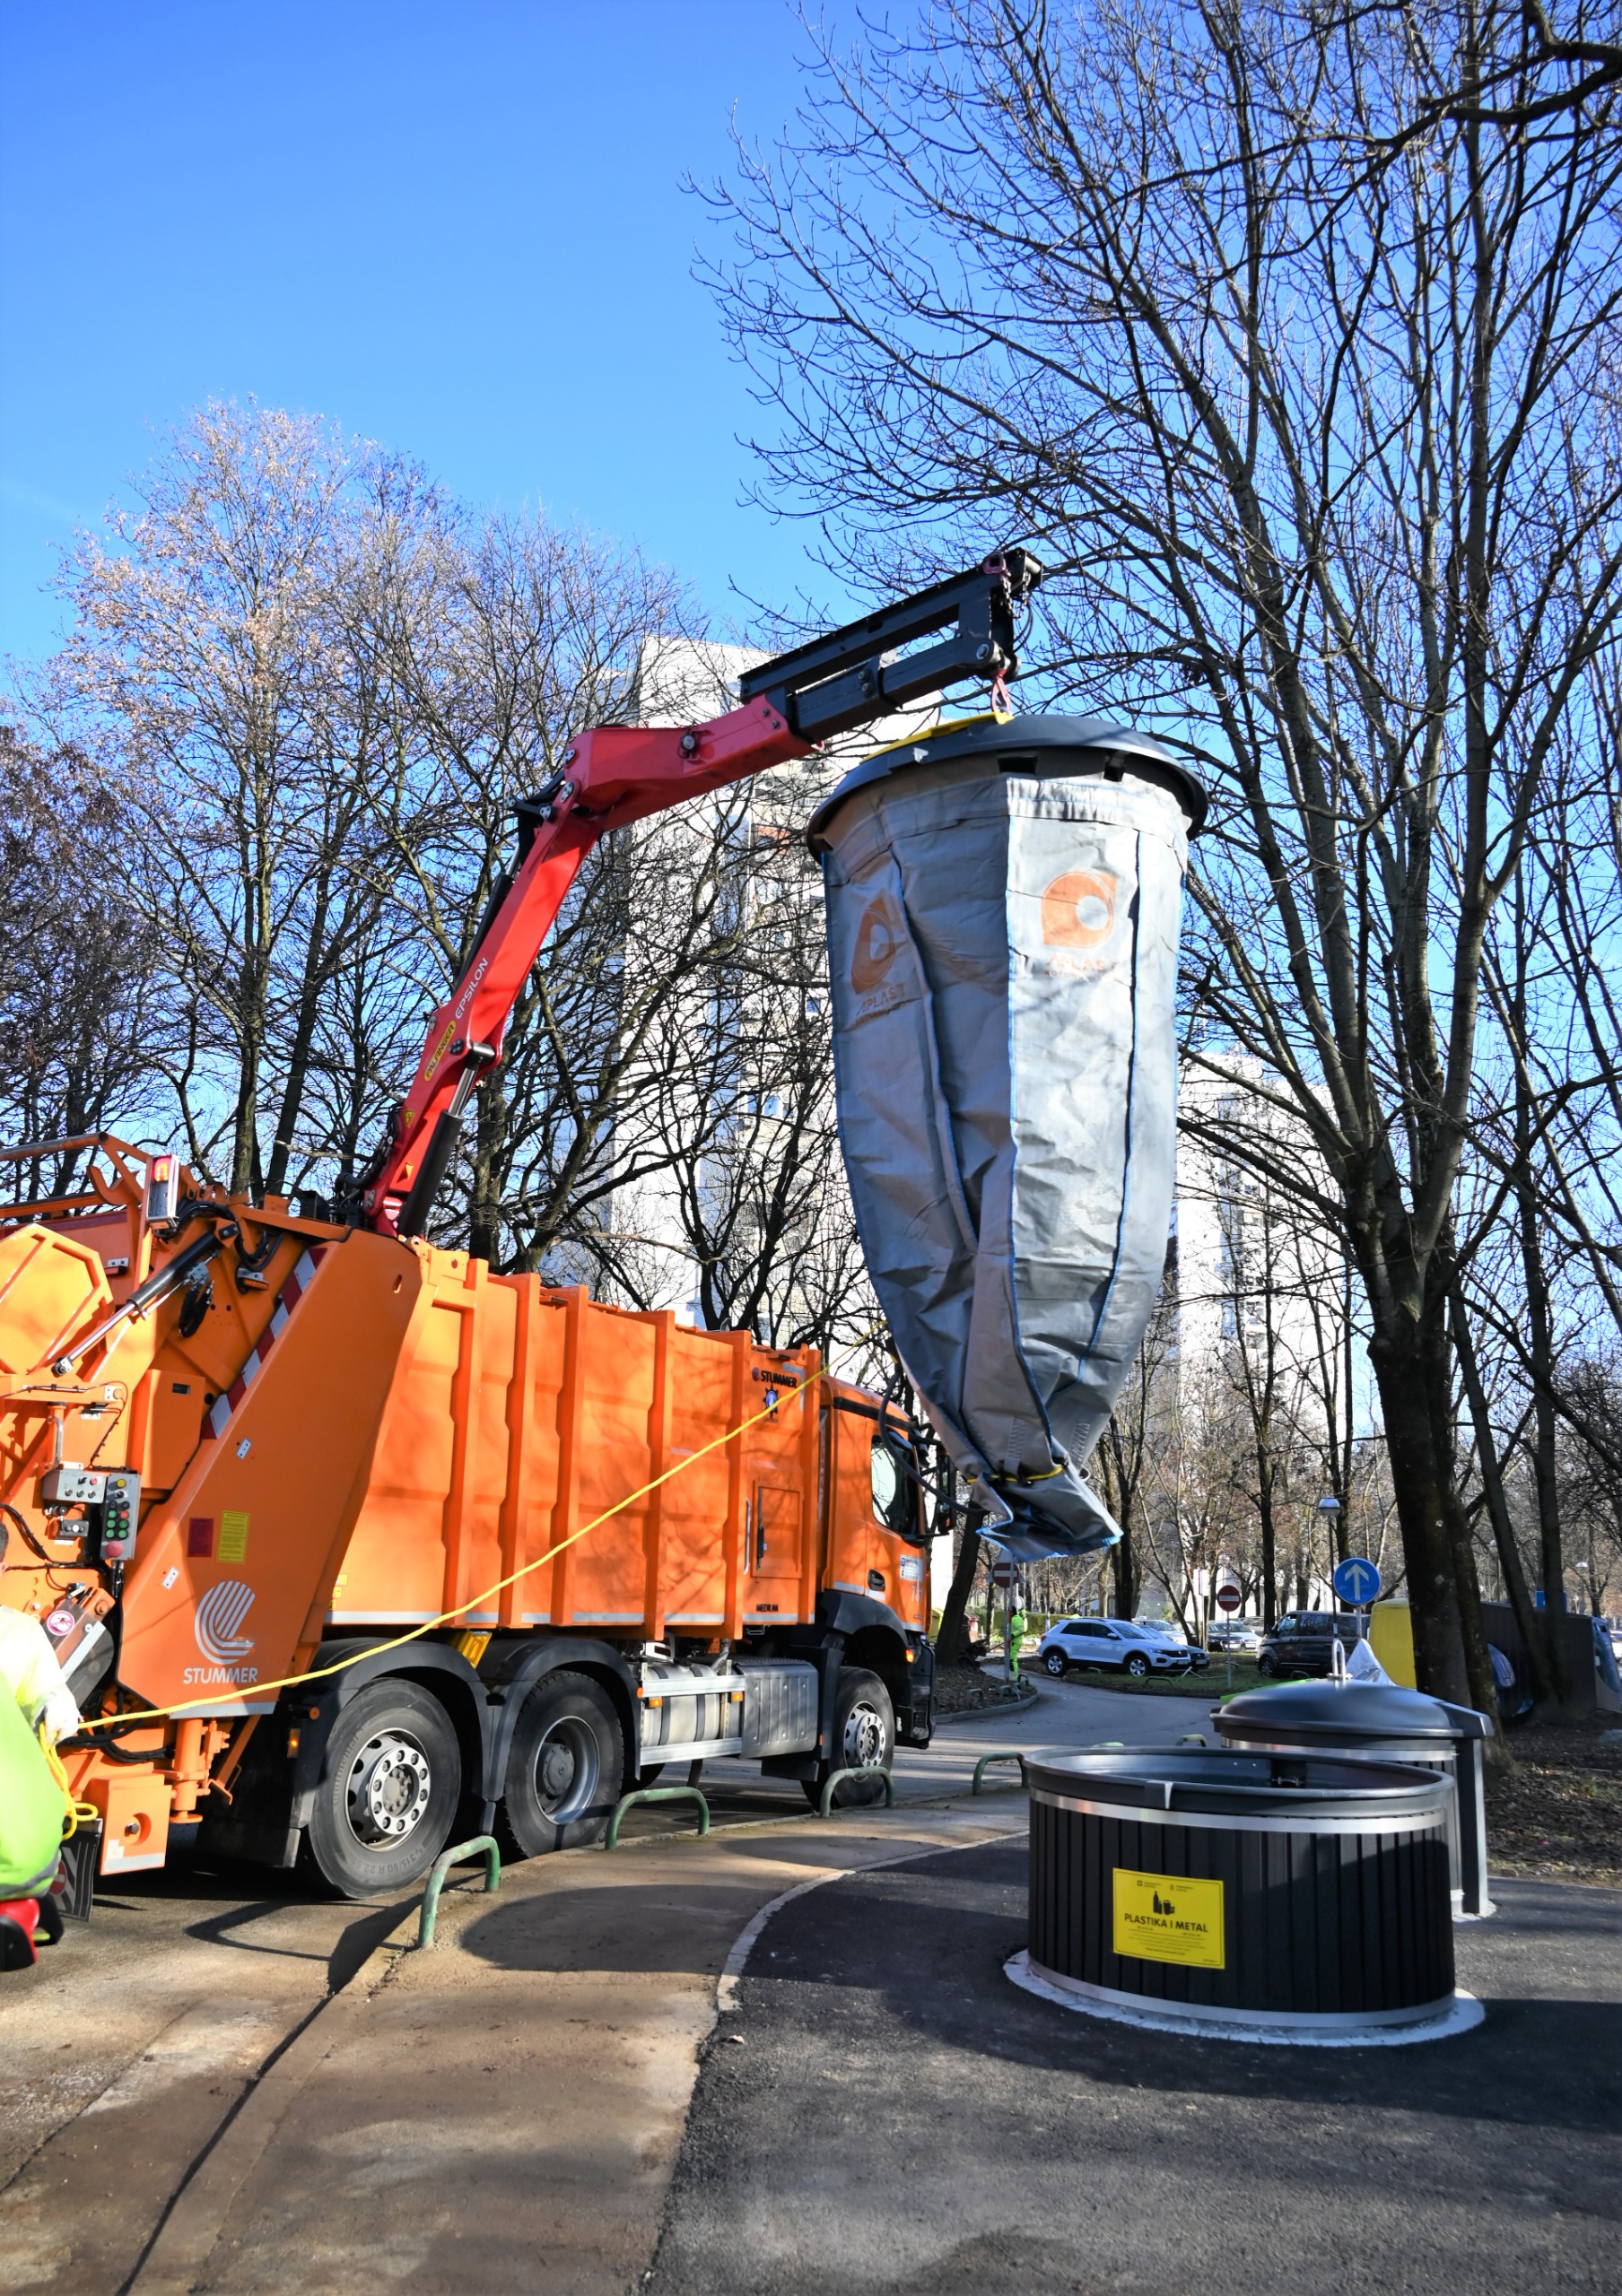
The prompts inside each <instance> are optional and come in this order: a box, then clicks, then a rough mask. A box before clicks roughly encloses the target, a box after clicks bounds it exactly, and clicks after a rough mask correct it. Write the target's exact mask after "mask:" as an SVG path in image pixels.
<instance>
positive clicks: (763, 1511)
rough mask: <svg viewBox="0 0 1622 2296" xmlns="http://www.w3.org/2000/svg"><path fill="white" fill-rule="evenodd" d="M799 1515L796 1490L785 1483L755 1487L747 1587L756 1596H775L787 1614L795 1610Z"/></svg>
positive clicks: (797, 1594)
mask: <svg viewBox="0 0 1622 2296" xmlns="http://www.w3.org/2000/svg"><path fill="white" fill-rule="evenodd" d="M803 1515H804V1507H803V1503H802V1501H801V1498H800V1494H799V1492H798V1490H795V1489H792V1488H790V1487H789V1485H788V1484H786V1483H756V1484H755V1486H754V1499H753V1500H752V1503H751V1505H750V1509H749V1552H748V1570H749V1579H750V1584H751V1587H752V1588H753V1590H754V1594H755V1595H756V1596H761V1595H764V1596H766V1597H767V1598H768V1600H770V1599H771V1598H772V1597H773V1596H777V1597H779V1598H780V1600H781V1602H782V1604H783V1606H784V1608H785V1609H787V1610H789V1611H794V1610H797V1609H798V1596H799V1577H800V1563H801V1549H800V1542H801V1537H802V1530H803V1520H802V1518H803ZM749 1607H750V1608H756V1607H758V1605H757V1604H751V1605H749Z"/></svg>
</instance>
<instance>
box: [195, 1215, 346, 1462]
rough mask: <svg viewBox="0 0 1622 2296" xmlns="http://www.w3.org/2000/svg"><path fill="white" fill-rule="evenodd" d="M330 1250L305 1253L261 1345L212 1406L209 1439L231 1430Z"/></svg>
mask: <svg viewBox="0 0 1622 2296" xmlns="http://www.w3.org/2000/svg"><path fill="white" fill-rule="evenodd" d="M326 1257H327V1246H326V1245H325V1244H312V1245H311V1246H310V1249H309V1250H308V1251H307V1252H303V1253H301V1255H300V1257H299V1262H298V1265H297V1266H296V1267H295V1268H294V1269H293V1272H292V1274H291V1275H290V1276H289V1277H288V1279H287V1281H286V1283H284V1284H283V1287H282V1290H281V1291H280V1292H279V1293H278V1294H277V1297H276V1304H275V1307H274V1308H273V1309H271V1311H270V1321H269V1322H268V1323H267V1324H266V1326H265V1329H264V1331H263V1333H262V1334H261V1335H260V1338H259V1344H258V1345H257V1347H256V1348H255V1349H254V1351H253V1352H252V1354H251V1355H250V1356H249V1359H248V1361H247V1362H246V1363H244V1364H243V1366H242V1369H241V1370H240V1371H239V1372H238V1374H237V1376H236V1378H234V1379H233V1380H232V1381H231V1385H230V1387H227V1388H226V1390H225V1392H224V1394H223V1395H222V1396H215V1397H214V1402H213V1403H212V1404H211V1405H210V1406H209V1412H208V1416H207V1418H206V1419H205V1421H204V1422H203V1432H204V1434H205V1436H212V1437H214V1438H215V1439H218V1438H219V1437H220V1436H222V1435H223V1434H224V1432H225V1431H226V1429H227V1428H228V1427H229V1426H230V1424H231V1413H233V1412H234V1411H235V1410H236V1408H237V1405H239V1404H240V1402H241V1400H242V1398H243V1396H245V1395H246V1394H247V1393H248V1390H249V1387H252V1385H253V1383H254V1381H255V1380H256V1379H257V1378H258V1376H259V1373H260V1372H261V1371H262V1370H264V1368H265V1358H266V1356H267V1355H268V1354H269V1353H270V1351H271V1349H272V1348H273V1347H274V1346H275V1344H276V1341H277V1339H278V1338H279V1336H280V1335H281V1333H282V1332H283V1329H284V1328H285V1326H286V1323H287V1318H288V1317H289V1316H290V1315H292V1311H293V1309H295V1308H296V1307H297V1306H298V1304H299V1301H300V1300H301V1299H302V1298H303V1296H304V1292H305V1290H306V1288H307V1286H308V1285H309V1283H310V1277H311V1276H312V1275H313V1274H315V1272H316V1270H317V1268H318V1267H319V1266H320V1265H321V1262H322V1261H323V1260H324V1259H325V1258H326Z"/></svg>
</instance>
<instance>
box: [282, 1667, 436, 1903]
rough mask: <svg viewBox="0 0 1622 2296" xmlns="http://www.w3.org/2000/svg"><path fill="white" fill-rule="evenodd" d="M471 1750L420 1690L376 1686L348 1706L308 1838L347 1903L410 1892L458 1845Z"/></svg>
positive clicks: (390, 1683) (330, 1750)
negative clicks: (454, 1833)
mask: <svg viewBox="0 0 1622 2296" xmlns="http://www.w3.org/2000/svg"><path fill="white" fill-rule="evenodd" d="M461 1792H462V1752H461V1748H460V1747H459V1746H458V1744H457V1735H456V1731H455V1730H454V1728H453V1727H452V1726H451V1721H450V1717H449V1715H448V1714H447V1713H446V1711H445V1709H444V1708H443V1707H442V1706H441V1705H440V1702H439V1700H438V1699H437V1698H434V1697H432V1696H431V1695H430V1693H429V1692H427V1691H425V1690H423V1688H422V1687H421V1686H420V1685H419V1684H418V1683H410V1682H405V1681H402V1680H399V1679H387V1678H386V1679H385V1680H384V1681H382V1682H379V1683H369V1684H368V1685H367V1687H366V1689H364V1690H363V1691H362V1692H359V1693H358V1695H357V1696H356V1697H354V1698H353V1699H352V1700H350V1702H349V1704H348V1705H347V1706H346V1707H344V1709H343V1710H342V1712H341V1713H340V1714H339V1716H338V1719H337V1722H336V1725H335V1726H334V1728H333V1733H332V1736H331V1738H330V1739H329V1741H328V1742H327V1761H326V1766H325V1768H324V1770H323V1771H322V1774H321V1782H320V1784H319V1786H318V1787H317V1788H316V1806H315V1813H314V1814H313V1816H312V1817H311V1819H310V1829H309V1833H308V1836H307V1839H308V1841H309V1844H310V1855H311V1857H313V1858H314V1860H315V1863H316V1865H317V1868H318V1871H319V1872H320V1874H321V1875H322V1878H323V1879H324V1880H325V1881H327V1883H329V1884H330V1885H331V1887H332V1888H333V1889H335V1890H336V1891H337V1892H338V1893H339V1895H340V1896H342V1897H346V1898H370V1897H379V1896H382V1895H385V1894H386V1893H387V1892H389V1891H391V1890H404V1889H409V1888H410V1886H411V1884H412V1883H414V1882H418V1881H421V1879H422V1877H423V1874H425V1873H426V1872H427V1871H428V1868H429V1867H430V1866H431V1865H432V1864H433V1861H434V1859H435V1858H436V1857H438V1856H439V1854H440V1850H441V1849H443V1848H444V1847H445V1844H446V1843H447V1842H448V1841H449V1839H450V1829H451V1826H452V1825H453V1824H454V1822H455V1821H456V1813H457V1804H458V1801H459V1800H460V1798H461Z"/></svg>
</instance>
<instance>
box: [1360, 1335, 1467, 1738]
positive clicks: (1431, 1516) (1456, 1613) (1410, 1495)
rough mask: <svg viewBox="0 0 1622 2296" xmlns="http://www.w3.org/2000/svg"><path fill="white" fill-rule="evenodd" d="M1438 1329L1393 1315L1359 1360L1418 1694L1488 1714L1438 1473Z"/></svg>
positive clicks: (1445, 1488) (1441, 1378)
mask: <svg viewBox="0 0 1622 2296" xmlns="http://www.w3.org/2000/svg"><path fill="white" fill-rule="evenodd" d="M1439 1322H1440V1319H1439V1318H1438V1317H1437V1316H1435V1314H1434V1313H1432V1312H1430V1311H1429V1309H1428V1308H1427V1312H1426V1316H1425V1318H1424V1319H1423V1321H1422V1322H1421V1321H1419V1320H1416V1319H1414V1318H1408V1317H1405V1316H1403V1315H1402V1314H1401V1313H1400V1311H1399V1312H1398V1313H1397V1314H1395V1315H1393V1316H1392V1318H1391V1324H1390V1327H1389V1328H1387V1329H1383V1330H1382V1329H1378V1328H1377V1329H1376V1331H1375V1334H1374V1337H1373V1341H1372V1342H1371V1344H1370V1347H1369V1355H1370V1360H1371V1361H1372V1362H1373V1368H1374V1378H1375V1381H1376V1383H1377V1385H1378V1387H1379V1389H1380V1403H1381V1409H1382V1413H1383V1416H1384V1420H1385V1439H1386V1443H1387V1446H1388V1448H1389V1449H1390V1452H1391V1483H1392V1488H1393V1491H1394V1492H1395V1494H1396V1500H1397V1519H1398V1523H1399V1525H1400V1528H1401V1532H1402V1556H1403V1561H1404V1564H1405V1566H1406V1570H1407V1574H1408V1605H1409V1611H1410V1615H1411V1617H1412V1621H1413V1630H1414V1668H1415V1673H1416V1674H1417V1679H1418V1683H1419V1687H1420V1689H1421V1690H1423V1691H1428V1692H1429V1693H1430V1695H1431V1696H1432V1697H1433V1698H1441V1699H1445V1700H1448V1701H1449V1702H1450V1703H1451V1704H1452V1705H1456V1706H1478V1707H1484V1708H1485V1710H1487V1711H1488V1712H1490V1711H1491V1708H1492V1701H1493V1698H1494V1682H1493V1672H1492V1661H1491V1660H1490V1659H1489V1658H1488V1657H1487V1637H1486V1635H1485V1633H1484V1632H1483V1631H1482V1625H1481V1596H1480V1590H1479V1588H1478V1586H1477V1583H1476V1572H1475V1556H1474V1552H1473V1550H1472V1549H1471V1547H1470V1544H1469V1526H1468V1525H1467V1524H1466V1522H1465V1519H1464V1509H1463V1508H1462V1506H1461V1504H1460V1501H1459V1495H1458V1492H1457V1491H1456V1490H1455V1488H1454V1485H1453V1477H1452V1462H1451V1457H1449V1458H1448V1460H1447V1461H1446V1463H1445V1464H1444V1462H1443V1457H1441V1456H1440V1455H1439V1451H1438V1445H1437V1439H1436V1434H1437V1415H1438V1407H1439V1399H1441V1398H1444V1397H1445V1396H1446V1394H1447V1390H1448V1385H1449V1382H1448V1377H1447V1370H1448V1365H1447V1357H1446V1340H1445V1332H1444V1329H1439V1328H1438V1326H1439ZM1438 1347H1440V1352H1441V1361H1438V1360H1437V1352H1438Z"/></svg>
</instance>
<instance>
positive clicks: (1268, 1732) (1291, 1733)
mask: <svg viewBox="0 0 1622 2296" xmlns="http://www.w3.org/2000/svg"><path fill="white" fill-rule="evenodd" d="M1216 1727H1217V1729H1218V1730H1219V1731H1220V1732H1221V1733H1222V1735H1224V1737H1234V1738H1237V1739H1241V1740H1246V1741H1251V1742H1255V1741H1257V1740H1260V1739H1271V1740H1278V1739H1279V1738H1295V1737H1298V1736H1299V1737H1303V1738H1311V1739H1312V1740H1314V1741H1316V1742H1321V1743H1322V1744H1324V1745H1326V1746H1327V1745H1331V1744H1334V1745H1348V1744H1363V1745H1366V1744H1373V1743H1375V1742H1377V1741H1378V1740H1380V1739H1382V1738H1393V1739H1395V1738H1404V1739H1412V1738H1438V1739H1451V1740H1452V1741H1454V1742H1455V1743H1457V1742H1458V1741H1459V1740H1460V1739H1462V1738H1490V1737H1491V1736H1492V1735H1493V1725H1492V1721H1491V1719H1490V1718H1489V1717H1488V1716H1487V1715H1485V1714H1478V1713H1477V1711H1476V1709H1474V1707H1470V1706H1449V1705H1448V1704H1447V1703H1446V1702H1445V1701H1444V1700H1442V1699H1439V1698H1429V1697H1427V1696H1426V1693H1425V1692H1423V1691H1417V1690H1405V1689H1404V1688H1403V1687H1402V1685H1401V1684H1400V1683H1359V1682H1352V1681H1347V1682H1335V1681H1333V1680H1327V1681H1326V1680H1323V1679H1320V1680H1317V1681H1314V1682H1304V1683H1278V1685H1277V1686H1276V1687H1275V1688H1273V1689H1270V1690H1247V1691H1245V1692H1242V1693H1241V1695H1240V1696H1239V1697H1238V1698H1231V1699H1230V1700H1228V1702H1227V1704H1226V1705H1225V1707H1223V1708H1222V1709H1221V1711H1220V1712H1219V1713H1218V1715H1217V1717H1216Z"/></svg>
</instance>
